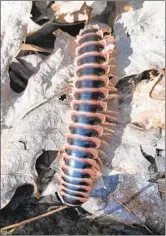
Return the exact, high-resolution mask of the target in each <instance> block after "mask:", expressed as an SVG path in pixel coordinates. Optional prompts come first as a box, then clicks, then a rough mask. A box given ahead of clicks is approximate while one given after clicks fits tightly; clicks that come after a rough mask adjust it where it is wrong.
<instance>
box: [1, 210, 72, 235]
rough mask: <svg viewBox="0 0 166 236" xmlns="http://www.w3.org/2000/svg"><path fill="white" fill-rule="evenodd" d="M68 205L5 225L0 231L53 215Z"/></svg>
mask: <svg viewBox="0 0 166 236" xmlns="http://www.w3.org/2000/svg"><path fill="white" fill-rule="evenodd" d="M67 207H68V206H64V207H60V208H58V209H54V210H51V211H49V212H46V213H44V214H42V215H38V216H34V217H32V218H30V219H27V220H24V221H21V222H18V223H16V224H12V225H8V226H5V227H3V228H0V232H1V233H2V232H3V231H5V230H9V229H13V228H16V227H19V226H22V225H25V224H28V223H30V222H33V221H35V220H38V219H41V218H44V217H47V216H49V215H52V214H54V213H56V212H58V211H62V210H64V209H66V208H67Z"/></svg>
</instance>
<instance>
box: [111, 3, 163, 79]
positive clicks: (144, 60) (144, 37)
mask: <svg viewBox="0 0 166 236" xmlns="http://www.w3.org/2000/svg"><path fill="white" fill-rule="evenodd" d="M118 4H119V2H117V5H118ZM120 4H121V3H120ZM128 4H129V5H131V6H132V8H133V10H129V11H127V12H124V11H119V12H118V13H119V15H118V17H117V20H116V22H115V24H114V30H115V36H116V41H117V43H116V48H117V51H118V54H117V63H118V67H119V76H120V78H122V77H124V76H130V75H133V74H140V73H142V72H143V71H145V70H149V69H150V68H152V67H153V69H159V68H165V52H164V48H165V26H164V25H165V23H164V22H165V20H164V19H165V12H164V9H165V2H164V1H158V2H157V1H142V0H141V1H128ZM123 7H124V6H123Z"/></svg>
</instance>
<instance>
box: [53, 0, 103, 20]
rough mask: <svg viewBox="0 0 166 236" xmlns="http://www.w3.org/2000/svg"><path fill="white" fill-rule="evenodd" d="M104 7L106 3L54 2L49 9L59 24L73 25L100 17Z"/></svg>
mask: <svg viewBox="0 0 166 236" xmlns="http://www.w3.org/2000/svg"><path fill="white" fill-rule="evenodd" d="M106 6H107V2H106V1H102V2H101V1H56V2H55V3H54V4H53V5H52V6H51V8H52V10H53V11H55V17H56V19H57V20H58V21H59V22H61V23H64V22H68V23H73V22H77V21H88V20H89V19H90V18H91V17H92V18H93V17H95V16H96V15H101V14H102V13H103V12H104V10H105V8H106Z"/></svg>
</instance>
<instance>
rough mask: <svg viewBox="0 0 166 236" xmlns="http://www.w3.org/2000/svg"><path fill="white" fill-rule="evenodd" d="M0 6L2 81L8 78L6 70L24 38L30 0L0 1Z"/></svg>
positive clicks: (30, 5)
mask: <svg viewBox="0 0 166 236" xmlns="http://www.w3.org/2000/svg"><path fill="white" fill-rule="evenodd" d="M1 7H2V8H1V12H2V16H1V24H2V28H1V38H2V46H1V81H2V83H4V82H5V80H7V79H8V74H7V73H6V70H8V66H9V65H10V63H11V62H12V60H13V58H14V57H15V56H16V55H17V54H18V53H19V50H20V46H21V44H22V41H24V40H25V38H26V33H27V25H28V23H27V22H28V18H29V17H30V11H31V7H32V2H31V1H18V2H17V1H2V6H1ZM13 9H15V10H14V11H13ZM13 29H14V30H13Z"/></svg>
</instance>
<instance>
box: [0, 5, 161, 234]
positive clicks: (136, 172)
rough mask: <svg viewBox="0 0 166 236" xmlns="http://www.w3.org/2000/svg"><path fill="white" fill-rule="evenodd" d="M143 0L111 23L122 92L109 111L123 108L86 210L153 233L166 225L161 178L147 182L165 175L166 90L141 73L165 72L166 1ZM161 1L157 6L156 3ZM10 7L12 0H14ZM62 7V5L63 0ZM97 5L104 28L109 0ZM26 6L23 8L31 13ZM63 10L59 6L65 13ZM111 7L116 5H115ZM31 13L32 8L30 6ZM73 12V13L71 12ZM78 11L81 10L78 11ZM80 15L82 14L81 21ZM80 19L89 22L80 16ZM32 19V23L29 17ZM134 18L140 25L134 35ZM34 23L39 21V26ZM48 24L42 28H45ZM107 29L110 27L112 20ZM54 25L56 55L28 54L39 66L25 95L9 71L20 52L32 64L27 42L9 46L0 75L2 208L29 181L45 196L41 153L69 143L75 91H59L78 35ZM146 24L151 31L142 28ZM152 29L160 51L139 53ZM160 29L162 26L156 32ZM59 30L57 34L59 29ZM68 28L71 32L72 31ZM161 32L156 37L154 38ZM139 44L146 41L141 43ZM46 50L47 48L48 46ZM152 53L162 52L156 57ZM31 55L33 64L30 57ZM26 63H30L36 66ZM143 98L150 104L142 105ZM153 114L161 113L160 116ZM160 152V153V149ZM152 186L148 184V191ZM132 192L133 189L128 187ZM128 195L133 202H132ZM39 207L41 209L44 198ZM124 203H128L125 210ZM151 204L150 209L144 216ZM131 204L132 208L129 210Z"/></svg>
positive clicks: (49, 190) (69, 72)
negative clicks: (0, 84)
mask: <svg viewBox="0 0 166 236" xmlns="http://www.w3.org/2000/svg"><path fill="white" fill-rule="evenodd" d="M57 2H58V1H57ZM82 2H83V1H82ZM91 2H95V1H91ZM140 2H141V1H140ZM140 2H139V3H137V2H136V1H130V2H129V3H127V4H128V5H125V4H123V7H122V5H121V6H120V7H119V9H120V10H118V12H117V13H118V17H117V19H116V20H115V23H114V25H113V27H114V30H115V32H114V34H115V36H116V39H117V43H116V47H117V49H118V54H117V56H118V65H119V72H120V75H119V76H120V80H119V81H118V83H117V85H116V87H117V88H118V89H119V91H120V95H121V96H120V100H119V101H118V102H117V101H114V102H113V103H110V104H109V105H110V106H111V108H117V107H118V119H117V124H116V129H115V134H114V135H113V136H112V137H111V138H110V140H109V139H108V140H107V141H108V142H109V144H110V145H109V147H107V148H105V149H106V150H105V151H106V152H107V153H109V155H108V157H107V158H104V157H103V162H104V164H105V169H104V173H103V181H100V182H99V183H98V184H97V187H96V189H94V191H93V192H92V196H91V198H90V199H89V201H88V202H87V203H85V204H84V205H83V206H82V208H83V209H84V210H85V211H86V212H89V213H90V214H91V215H92V218H93V219H94V218H98V219H100V220H101V219H102V218H103V219H107V220H108V222H110V221H111V222H113V221H116V222H119V223H121V224H122V225H123V224H124V225H134V224H138V225H142V226H143V227H144V226H146V227H148V228H151V229H152V231H153V232H155V230H157V232H162V230H163V227H164V215H163V214H162V213H161V212H163V204H164V203H163V200H162V199H161V197H160V192H159V189H158V187H157V186H158V185H157V182H156V181H155V182H151V183H150V185H149V181H150V180H151V175H152V174H153V175H155V176H156V178H157V181H159V180H160V179H162V178H161V177H160V176H162V173H163V171H164V170H163V165H162V163H163V160H164V155H165V153H164V152H163V151H164V150H165V147H164V144H163V143H164V142H163V141H164V139H165V134H164V132H162V129H163V128H164V127H165V126H164V125H165V123H164V122H165V121H164V120H163V116H162V114H163V111H164V108H163V105H164V100H163V97H162V99H161V100H157V101H156V100H155V99H154V96H157V93H156V89H157V86H159V85H160V89H163V82H162V83H161V84H158V85H155V86H154V87H153V85H154V81H156V80H155V78H151V79H149V78H148V77H146V76H143V73H144V71H148V72H147V73H149V74H150V73H151V71H153V70H160V69H162V68H163V67H164V61H163V55H164V53H163V51H162V45H163V41H164V40H163V39H164V38H163V31H162V30H161V31H160V33H159V32H158V30H157V26H156V25H158V27H161V28H162V27H163V24H164V23H163V20H164V18H163V10H162V9H163V8H162V4H163V2H160V3H157V2H150V3H148V2H143V1H142V2H141V3H140ZM156 3H157V5H155V4H156ZM8 4H10V3H9V2H8ZM14 4H17V3H14ZM20 4H23V3H20ZM58 4H59V3H58ZM60 4H61V8H62V9H63V2H61V3H60ZM73 4H74V2H73ZM79 4H80V3H79ZM94 4H97V7H96V9H95V6H94V5H93V4H92V5H91V3H90V2H89V5H91V7H92V12H95V11H96V13H95V14H94V15H93V14H92V15H91V16H93V17H92V23H93V22H94V23H98V24H99V25H101V27H103V24H101V23H100V22H99V21H98V20H99V18H98V17H96V19H97V21H95V16H97V15H99V13H100V14H102V13H101V9H103V11H105V9H106V7H105V5H104V4H107V3H104V4H103V5H102V8H100V6H101V4H102V3H101V2H100V1H99V2H98V3H94ZM118 4H119V3H116V7H117V9H118ZM148 4H149V5H148ZM150 4H151V5H150ZM25 5H26V4H25ZM27 5H28V3H27ZM27 5H26V6H24V7H25V9H26V11H27ZM29 5H30V3H29ZM124 5H125V7H124ZM152 5H153V7H152ZM75 6H76V5H75ZM75 6H74V7H75ZM80 6H81V5H80ZM127 6H128V7H127ZM129 6H132V7H129ZM154 6H155V7H154ZM149 7H150V8H149ZM156 7H158V8H159V10H158V11H155V12H154V9H156ZM148 8H149V9H151V10H149V12H148V15H147V9H148ZM62 9H61V11H62V12H63V10H62ZM79 9H80V8H79ZM79 9H78V11H79ZM110 9H111V10H114V7H112V8H110ZM107 10H108V9H107ZM28 11H29V13H30V8H29V10H28ZM78 11H76V14H78ZM29 13H27V14H29ZM42 14H43V13H42ZM51 14H52V13H51ZM58 14H59V13H58ZM69 14H71V12H70V13H69ZM72 14H75V13H74V11H73V13H72ZM155 14H156V17H158V21H153V22H152V21H151V20H150V19H151V15H155ZM159 14H160V16H159ZM103 15H104V14H103ZM104 16H105V15H104ZM145 16H146V17H145ZM14 17H15V18H16V21H14V22H16V24H18V23H17V16H14ZM27 18H28V17H27ZM93 18H94V21H93ZM110 19H111V18H106V19H105V23H107V24H111V25H112V23H110V22H109V20H110ZM77 20H79V19H78V18H77ZM80 20H81V21H82V20H86V19H82V18H81V19H80ZM48 21H49V19H47V24H48V26H49V27H50V25H51V24H53V23H51V24H50V23H49V22H48ZM23 22H25V21H23ZM26 22H30V21H29V20H27V21H26ZM31 23H32V22H31ZM70 23H71V22H70ZM131 23H132V24H133V25H136V27H134V32H133V27H131ZM27 24H30V23H26V24H25V25H23V27H22V28H21V30H20V32H16V34H17V37H18V38H19V40H20V35H21V37H23V39H25V38H26V30H25V28H27ZM36 24H38V27H37V25H36ZM47 24H46V26H47ZM74 24H75V22H74ZM9 25H10V23H9ZM83 25H84V24H83ZM83 25H82V27H83ZM46 26H45V25H44V27H46ZM106 26H107V27H108V25H106ZM17 27H18V25H17ZM17 27H16V28H17ZM33 27H34V30H33ZM33 27H32V26H31V30H29V31H28V32H33V34H34V33H35V32H38V31H39V30H40V29H41V28H43V26H39V22H36V23H35V24H34V25H33ZM51 27H52V26H51ZM54 27H55V28H54V30H52V31H50V32H51V34H52V36H54V40H55V39H56V40H55V42H54V45H53V47H52V52H49V53H48V55H43V54H42V53H41V55H42V57H43V58H41V59H39V58H40V54H39V53H34V52H33V53H30V56H31V57H32V56H33V58H34V59H33V60H35V61H36V63H34V64H36V66H34V67H33V69H32V72H33V73H32V74H31V75H30V76H29V79H28V83H27V86H26V89H25V91H24V92H22V93H17V94H16V93H15V92H14V91H12V90H11V89H10V85H9V82H10V80H9V77H8V70H7V68H6V65H10V64H11V62H12V61H14V57H16V56H17V55H19V54H20V55H19V57H17V59H18V60H20V58H22V59H23V60H24V64H26V66H27V65H28V63H30V62H31V59H30V60H29V61H28V59H27V58H28V56H29V55H28V54H26V53H25V50H24V51H23V50H22V49H21V48H22V46H21V44H20V43H19V46H18V44H17V43H18V42H21V40H22V38H21V40H20V41H17V43H16V42H15V45H16V46H15V47H14V49H15V52H14V53H13V51H12V52H11V53H10V51H8V50H7V51H6V52H5V53H6V54H5V55H6V58H5V61H6V62H5V63H6V64H5V65H4V64H2V67H3V68H2V70H4V74H3V76H2V80H3V82H4V84H3V87H2V97H3V99H2V118H1V120H2V127H4V129H2V158H1V160H2V170H3V172H2V181H1V183H2V187H1V189H2V190H3V191H2V198H1V200H2V207H4V206H8V205H7V204H8V203H9V202H10V200H11V198H12V197H13V195H14V193H15V191H16V189H17V188H18V187H21V186H23V185H25V184H32V185H33V186H35V188H34V192H35V193H36V194H39V192H38V190H39V182H38V181H40V179H39V178H38V175H39V174H40V173H39V172H38V171H37V170H36V167H35V166H36V161H37V159H38V158H39V157H40V156H41V155H42V153H43V150H44V151H49V150H52V151H58V150H62V147H63V144H64V142H65V137H64V136H65V133H66V132H67V130H68V126H67V117H65V116H64V114H66V113H67V111H68V110H69V109H70V107H69V100H70V94H68V93H63V92H62V93H61V92H60V91H63V89H64V88H65V87H66V86H68V84H69V81H71V79H72V77H73V74H74V73H73V71H74V70H73V69H74V66H73V61H74V57H75V55H74V50H75V47H76V44H75V41H74V37H73V36H71V35H69V34H67V33H64V32H63V31H59V30H58V31H57V28H56V27H60V26H58V25H57V23H56V26H55V25H54ZM63 27H65V28H66V29H67V25H63ZM142 27H144V29H146V30H144V31H143V30H142ZM65 28H63V29H65ZM152 28H153V35H152V37H151V38H152V41H151V47H152V48H154V49H155V51H154V50H153V51H152V50H150V49H149V48H148V49H146V53H145V51H144V53H143V54H142V53H140V51H139V50H143V49H144V47H143V46H142V48H141V45H144V43H143V42H145V41H146V40H147V39H149V37H150V35H151V34H152ZM46 29H47V27H46ZM61 29H62V28H61ZM154 29H156V32H155V31H154ZM55 31H56V33H55V34H54V32H55ZM70 32H72V30H71V31H70ZM33 34H32V35H33ZM76 34H77V33H76ZM4 35H5V34H4ZM29 35H31V34H29ZM156 35H157V36H158V39H157V40H156V41H154V39H155V37H156ZM52 36H51V37H52ZM74 36H75V35H74ZM52 38H53V37H52ZM138 42H139V43H140V42H142V43H140V47H139V48H138ZM159 42H160V43H161V44H160V43H159ZM8 44H9V43H8V41H3V44H2V46H3V48H7V46H8ZM159 44H160V45H159ZM34 45H35V44H34ZM25 46H26V45H24V47H25ZM35 47H36V46H33V44H32V48H30V50H31V51H34V48H35ZM43 50H45V49H44V48H43ZM16 51H17V53H16ZM141 52H142V51H141ZM18 53H19V54H18ZM159 53H160V56H159ZM145 55H146V58H145ZM154 55H155V56H156V57H155V59H154ZM11 58H12V59H11ZM26 60H27V61H28V63H26V62H25V61H26ZM38 61H39V62H38ZM145 62H146V63H145ZM152 62H153V63H152ZM28 66H29V67H32V65H28ZM124 72H125V74H124ZM146 75H147V74H146ZM17 76H18V75H16V77H17ZM161 86H162V87H161ZM150 88H151V89H152V88H153V89H152V93H151V92H150V91H151V90H150ZM158 89H159V88H158ZM162 94H163V92H162ZM62 95H64V96H62ZM158 96H159V95H158ZM62 97H64V100H63V99H61V98H62ZM145 100H146V103H145V102H144V101H145ZM147 110H148V112H147ZM154 112H155V113H156V116H155V117H154ZM140 117H141V118H140ZM138 118H139V119H138ZM140 145H141V146H142V148H143V150H144V151H145V152H146V153H148V155H150V156H151V157H152V158H151V159H149V160H150V161H149V160H147V159H146V158H145V157H144V156H143V155H142V152H141V149H140ZM156 150H160V152H159V151H156ZM56 156H57V155H56V154H55V162H54V161H53V162H52V164H51V169H54V168H55V166H56V165H57V164H56V161H57V158H56ZM11 157H12V158H11ZM133 157H134V158H133ZM152 160H153V161H152ZM154 162H155V164H156V166H157V172H156V170H154V169H153V170H151V168H150V167H151V166H153V164H154ZM149 170H151V171H149ZM152 172H153V173H152ZM57 174H58V173H56V174H55V175H53V176H54V177H53V178H52V179H51V182H50V183H48V186H45V187H46V188H44V189H43V192H42V189H41V192H40V194H41V196H42V199H43V204H44V201H45V200H44V199H46V201H45V204H46V203H47V197H48V196H54V193H55V192H56V190H57V188H58V182H57ZM157 176H159V177H157ZM42 178H43V180H44V176H43V177H42ZM158 179H159V180H158ZM37 184H38V185H37ZM146 186H149V187H147V188H146ZM129 189H130V191H128V190H129ZM132 195H135V197H134V198H133V197H132ZM128 199H131V201H129V200H128ZM121 203H122V204H121ZM52 204H54V200H52ZM126 204H127V205H126ZM11 205H12V201H11ZM38 205H39V207H40V201H39V203H38ZM124 206H126V208H125V207H124ZM145 208H146V209H147V211H146V214H145ZM4 209H5V208H4ZM128 209H130V211H129V210H128ZM2 210H3V209H2ZM29 213H30V212H29ZM65 214H66V213H64V215H63V213H62V217H68V215H67V214H66V215H65ZM75 214H76V213H75ZM133 214H134V215H135V216H137V217H135V216H134V215H133ZM70 215H72V214H71V213H70V210H69V216H70ZM57 217H58V216H57ZM100 220H99V221H100ZM154 222H155V223H154ZM11 223H12V222H11ZM46 225H47V223H46ZM62 228H64V227H62ZM67 228H68V227H67V225H66V230H67ZM60 230H62V229H60ZM66 232H67V231H66ZM68 232H69V231H68ZM75 232H76V231H75Z"/></svg>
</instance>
